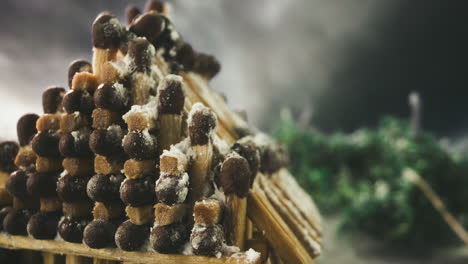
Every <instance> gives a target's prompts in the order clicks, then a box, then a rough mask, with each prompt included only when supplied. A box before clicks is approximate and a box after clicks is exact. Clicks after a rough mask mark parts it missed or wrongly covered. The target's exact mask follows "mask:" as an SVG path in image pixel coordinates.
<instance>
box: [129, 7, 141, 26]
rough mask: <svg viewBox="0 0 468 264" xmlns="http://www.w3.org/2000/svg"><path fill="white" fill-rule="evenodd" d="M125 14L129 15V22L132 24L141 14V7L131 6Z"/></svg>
mask: <svg viewBox="0 0 468 264" xmlns="http://www.w3.org/2000/svg"><path fill="white" fill-rule="evenodd" d="M125 14H126V17H127V24H129V25H130V24H131V23H132V22H133V20H135V19H136V18H137V17H138V16H139V15H141V11H140V9H138V7H136V6H129V7H127V8H126V9H125Z"/></svg>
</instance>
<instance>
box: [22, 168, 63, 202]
mask: <svg viewBox="0 0 468 264" xmlns="http://www.w3.org/2000/svg"><path fill="white" fill-rule="evenodd" d="M58 178H59V175H58V174H55V173H43V172H35V173H33V174H31V176H29V177H28V180H27V181H26V189H27V190H28V193H29V194H30V195H31V196H33V197H36V198H37V197H38V198H49V197H54V196H56V195H57V191H56V187H57V179H58Z"/></svg>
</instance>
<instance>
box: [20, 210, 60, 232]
mask: <svg viewBox="0 0 468 264" xmlns="http://www.w3.org/2000/svg"><path fill="white" fill-rule="evenodd" d="M58 222H59V216H58V214H57V212H37V213H36V214H34V215H33V216H32V217H31V218H30V219H29V222H28V225H27V229H28V233H29V234H30V235H31V236H32V237H34V238H35V239H54V238H55V236H56V235H57V225H58Z"/></svg>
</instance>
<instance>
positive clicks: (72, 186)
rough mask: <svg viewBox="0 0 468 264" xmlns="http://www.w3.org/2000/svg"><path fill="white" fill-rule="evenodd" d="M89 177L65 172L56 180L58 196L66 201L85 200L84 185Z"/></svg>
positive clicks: (86, 197)
mask: <svg viewBox="0 0 468 264" xmlns="http://www.w3.org/2000/svg"><path fill="white" fill-rule="evenodd" d="M88 180H89V177H87V176H85V177H83V176H72V175H70V174H66V175H64V176H62V177H60V178H59V179H58V181H57V194H58V197H59V198H60V199H61V200H62V201H64V202H66V203H74V202H80V201H83V200H87V199H88V196H87V195H86V185H87V184H88Z"/></svg>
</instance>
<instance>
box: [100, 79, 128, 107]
mask: <svg viewBox="0 0 468 264" xmlns="http://www.w3.org/2000/svg"><path fill="white" fill-rule="evenodd" d="M128 98H129V96H128V90H127V88H125V87H124V86H123V85H122V84H121V83H113V84H109V83H103V84H101V85H99V87H98V88H97V90H96V91H95V92H94V103H95V104H96V106H97V107H99V108H104V109H108V110H111V111H114V112H121V111H124V110H127V108H128Z"/></svg>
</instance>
